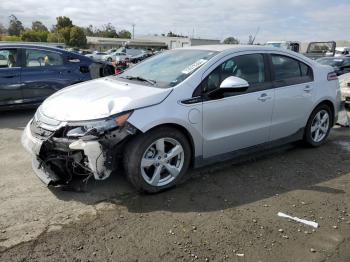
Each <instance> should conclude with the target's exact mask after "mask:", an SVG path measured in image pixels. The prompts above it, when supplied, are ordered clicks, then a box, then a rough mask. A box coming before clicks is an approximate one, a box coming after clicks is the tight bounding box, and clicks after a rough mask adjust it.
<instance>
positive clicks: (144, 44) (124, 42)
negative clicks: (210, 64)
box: [87, 36, 220, 51]
mask: <svg viewBox="0 0 350 262" xmlns="http://www.w3.org/2000/svg"><path fill="white" fill-rule="evenodd" d="M87 44H88V46H89V48H90V49H93V50H100V51H103V50H108V49H112V48H119V47H121V46H129V47H132V48H142V49H155V50H161V49H174V48H179V47H186V46H195V45H210V44H220V40H213V39H200V38H189V37H167V36H142V37H138V38H135V39H124V38H105V37H92V36H88V37H87Z"/></svg>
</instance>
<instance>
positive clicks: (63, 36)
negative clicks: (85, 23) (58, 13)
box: [57, 27, 71, 45]
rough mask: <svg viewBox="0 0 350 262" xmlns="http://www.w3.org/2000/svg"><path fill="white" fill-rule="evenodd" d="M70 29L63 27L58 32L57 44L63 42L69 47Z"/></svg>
mask: <svg viewBox="0 0 350 262" xmlns="http://www.w3.org/2000/svg"><path fill="white" fill-rule="evenodd" d="M70 30H71V28H70V27H63V28H61V29H59V30H58V32H57V33H58V40H59V42H62V41H63V42H64V43H65V44H66V45H69V42H70Z"/></svg>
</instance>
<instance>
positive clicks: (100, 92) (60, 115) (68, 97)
mask: <svg viewBox="0 0 350 262" xmlns="http://www.w3.org/2000/svg"><path fill="white" fill-rule="evenodd" d="M171 91H172V88H169V89H162V88H157V87H152V86H147V85H141V84H139V83H138V82H124V81H120V80H117V79H116V77H115V76H113V77H105V78H100V79H97V80H92V81H88V82H84V83H80V84H76V85H73V86H69V87H66V88H64V89H62V90H60V91H58V92H57V93H55V94H53V95H52V96H50V97H49V98H47V99H46V100H45V101H44V103H43V104H42V105H41V107H40V110H41V113H43V114H44V115H45V116H47V117H49V118H53V119H56V120H59V121H83V120H93V119H99V118H104V117H108V116H110V115H114V114H118V113H121V112H124V111H128V110H132V109H137V108H141V107H146V106H151V105H154V104H158V103H160V102H162V101H163V100H164V99H165V98H166V97H167V96H168V95H169V94H170V93H171Z"/></svg>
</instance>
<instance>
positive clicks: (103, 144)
mask: <svg viewBox="0 0 350 262" xmlns="http://www.w3.org/2000/svg"><path fill="white" fill-rule="evenodd" d="M44 126H45V125H44ZM67 128H69V124H67V123H64V125H61V126H58V127H57V128H56V129H51V130H49V129H45V128H42V127H40V126H39V127H38V123H37V121H34V120H31V121H30V122H29V123H28V125H27V126H26V128H25V130H24V132H23V134H22V139H21V140H22V145H23V146H24V148H25V149H26V150H27V151H28V152H29V153H30V154H31V155H32V157H33V159H32V167H33V170H34V172H35V173H36V175H37V176H38V178H39V179H40V180H41V181H42V182H43V183H44V184H46V185H48V186H49V185H52V186H61V185H67V184H69V183H70V182H71V181H72V179H73V178H74V177H76V176H85V177H90V176H93V177H94V178H95V179H96V180H104V179H106V178H108V177H109V176H110V175H111V173H112V171H113V170H115V169H116V166H117V164H118V161H117V160H118V150H119V157H120V155H121V154H120V153H121V151H122V146H123V144H124V143H125V141H126V140H127V138H128V137H130V136H131V135H133V134H135V133H136V131H137V130H136V129H135V128H134V127H133V126H131V125H129V124H128V125H126V126H123V127H120V128H117V129H115V130H112V131H109V132H106V133H103V134H101V135H99V136H96V135H95V136H91V135H89V136H88V137H84V136H83V137H79V138H67V137H65V136H64V135H63V134H64V132H62V130H66V129H67Z"/></svg>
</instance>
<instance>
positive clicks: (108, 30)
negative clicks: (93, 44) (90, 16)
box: [95, 23, 118, 38]
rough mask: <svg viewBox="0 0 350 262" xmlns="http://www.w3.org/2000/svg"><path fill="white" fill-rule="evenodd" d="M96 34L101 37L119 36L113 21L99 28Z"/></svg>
mask: <svg viewBox="0 0 350 262" xmlns="http://www.w3.org/2000/svg"><path fill="white" fill-rule="evenodd" d="M95 35H96V36H100V37H109V38H116V37H118V34H117V31H116V30H115V27H114V26H113V25H112V24H111V23H108V24H105V25H103V26H102V29H98V30H97V31H96V34H95Z"/></svg>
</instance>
